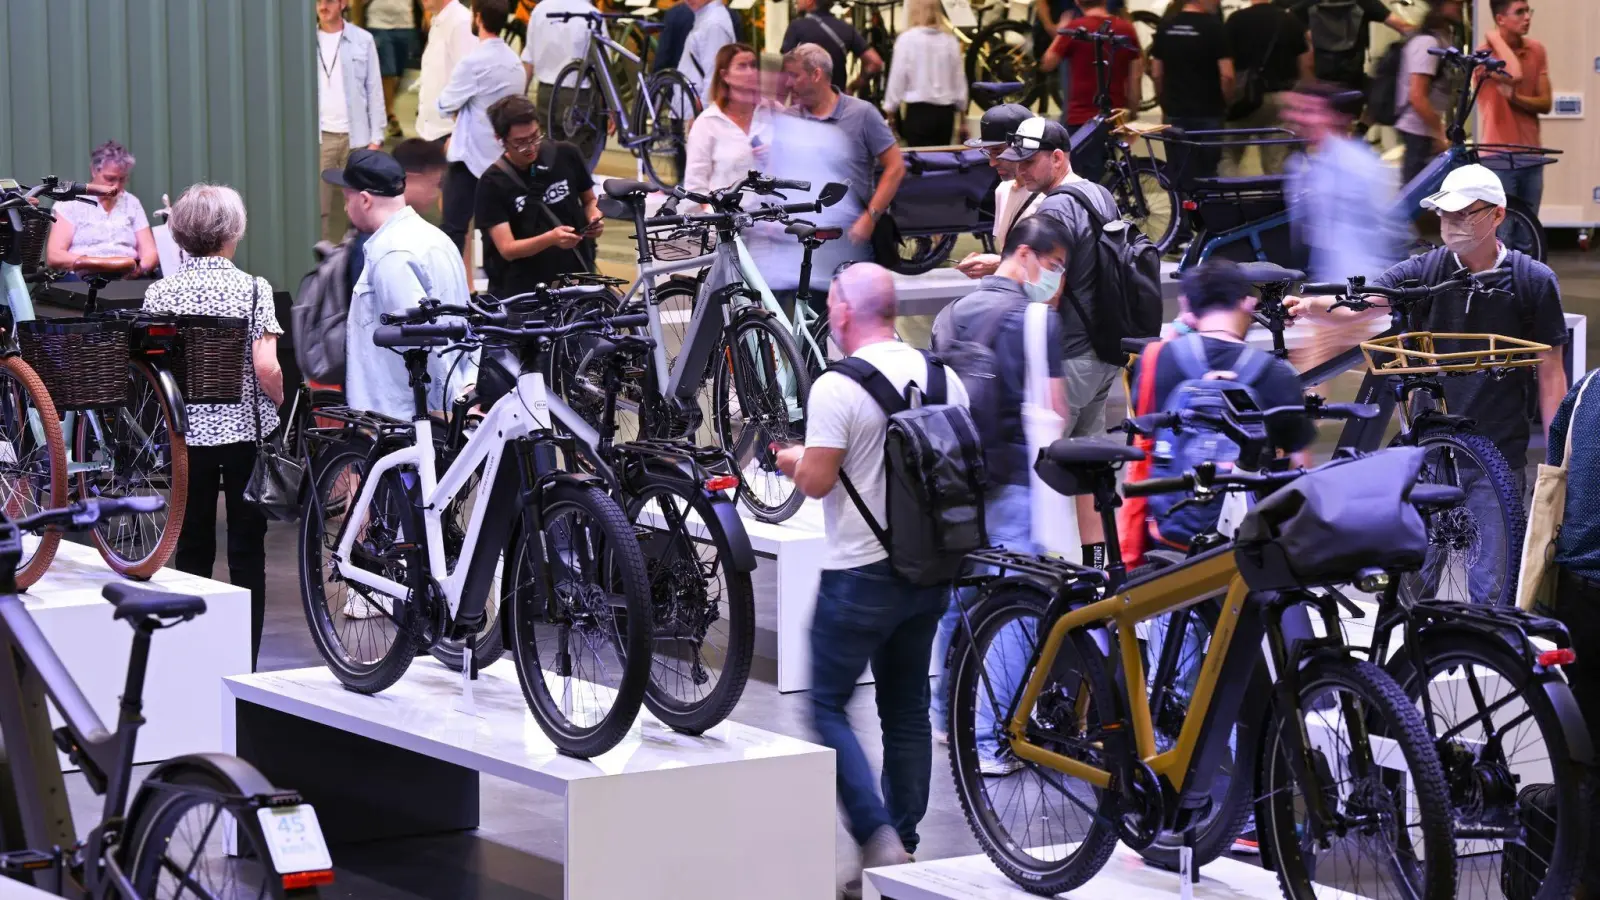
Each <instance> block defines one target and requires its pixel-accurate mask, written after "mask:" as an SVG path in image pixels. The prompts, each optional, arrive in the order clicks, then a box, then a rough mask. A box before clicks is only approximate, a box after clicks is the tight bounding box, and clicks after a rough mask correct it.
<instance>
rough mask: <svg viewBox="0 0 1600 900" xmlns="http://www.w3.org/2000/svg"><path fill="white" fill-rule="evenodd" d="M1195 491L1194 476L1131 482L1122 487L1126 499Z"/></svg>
mask: <svg viewBox="0 0 1600 900" xmlns="http://www.w3.org/2000/svg"><path fill="white" fill-rule="evenodd" d="M1193 489H1194V476H1193V475H1187V474H1185V475H1177V476H1174V477H1172V478H1147V479H1145V480H1144V481H1130V482H1128V483H1127V484H1124V485H1123V486H1122V496H1124V497H1150V496H1154V495H1156V494H1177V493H1182V492H1184V491H1188V490H1193Z"/></svg>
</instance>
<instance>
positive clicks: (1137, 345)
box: [1122, 337, 1161, 356]
mask: <svg viewBox="0 0 1600 900" xmlns="http://www.w3.org/2000/svg"><path fill="white" fill-rule="evenodd" d="M1160 340H1161V338H1159V337H1131V338H1123V339H1122V352H1123V353H1126V354H1128V355H1129V356H1138V355H1140V354H1141V353H1144V348H1146V347H1148V346H1150V345H1151V344H1154V343H1156V342H1158V341H1160Z"/></svg>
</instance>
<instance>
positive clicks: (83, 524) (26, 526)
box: [16, 497, 167, 532]
mask: <svg viewBox="0 0 1600 900" xmlns="http://www.w3.org/2000/svg"><path fill="white" fill-rule="evenodd" d="M166 505H167V502H166V501H165V500H163V499H162V498H161V497H122V498H118V499H104V498H91V499H88V500H82V501H79V502H77V503H74V504H72V505H71V506H66V507H62V508H60V509H46V510H41V511H39V512H36V513H34V514H33V515H31V516H24V517H22V518H20V519H17V520H16V526H17V528H19V529H21V530H22V531H34V532H37V531H43V530H44V529H46V528H71V529H74V530H81V529H87V528H93V527H94V526H95V525H97V524H99V523H100V522H102V521H104V520H106V519H112V518H116V517H117V516H125V515H130V514H137V513H153V512H160V511H161V509H162V507H164V506H166Z"/></svg>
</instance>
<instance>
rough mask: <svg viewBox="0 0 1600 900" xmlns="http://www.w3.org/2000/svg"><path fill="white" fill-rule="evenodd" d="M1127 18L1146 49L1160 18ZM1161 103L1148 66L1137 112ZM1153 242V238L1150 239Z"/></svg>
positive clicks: (1146, 15)
mask: <svg viewBox="0 0 1600 900" xmlns="http://www.w3.org/2000/svg"><path fill="white" fill-rule="evenodd" d="M1128 18H1129V20H1130V21H1132V22H1133V30H1134V31H1135V32H1137V33H1138V35H1139V46H1141V47H1145V48H1148V47H1149V46H1150V45H1151V44H1152V43H1153V42H1154V41H1155V38H1156V31H1158V30H1159V29H1160V28H1161V17H1160V16H1158V15H1156V14H1155V13H1153V12H1150V11H1149V10H1144V9H1141V10H1138V11H1137V12H1130V13H1129V14H1128ZM1160 102H1161V98H1160V97H1157V96H1156V83H1155V80H1154V79H1152V78H1151V76H1150V66H1149V64H1146V65H1145V67H1144V77H1143V78H1141V79H1140V84H1139V111H1140V112H1146V111H1149V110H1152V109H1155V108H1156V106H1157V105H1158V104H1159V103H1160ZM1152 240H1154V238H1152Z"/></svg>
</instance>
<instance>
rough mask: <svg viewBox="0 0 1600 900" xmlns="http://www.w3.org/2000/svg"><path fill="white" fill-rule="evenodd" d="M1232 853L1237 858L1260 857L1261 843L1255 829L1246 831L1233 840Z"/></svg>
mask: <svg viewBox="0 0 1600 900" xmlns="http://www.w3.org/2000/svg"><path fill="white" fill-rule="evenodd" d="M1233 852H1234V853H1236V854H1238V855H1239V856H1260V855H1261V841H1260V839H1259V838H1258V836H1257V835H1256V832H1255V829H1251V830H1249V831H1246V832H1245V833H1243V834H1241V835H1239V836H1238V837H1236V838H1234V839H1233Z"/></svg>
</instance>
